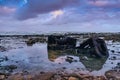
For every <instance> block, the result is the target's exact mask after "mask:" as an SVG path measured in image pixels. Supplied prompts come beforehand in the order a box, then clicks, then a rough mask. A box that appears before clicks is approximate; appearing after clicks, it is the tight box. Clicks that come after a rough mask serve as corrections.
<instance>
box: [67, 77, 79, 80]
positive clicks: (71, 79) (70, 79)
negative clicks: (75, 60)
mask: <svg viewBox="0 0 120 80" xmlns="http://www.w3.org/2000/svg"><path fill="white" fill-rule="evenodd" d="M68 80H79V79H78V78H76V77H69V79H68Z"/></svg>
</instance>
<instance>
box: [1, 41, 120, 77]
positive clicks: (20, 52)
mask: <svg viewBox="0 0 120 80" xmlns="http://www.w3.org/2000/svg"><path fill="white" fill-rule="evenodd" d="M12 43H14V42H12ZM107 43H108V44H107V45H108V48H109V49H110V50H111V49H113V50H115V51H116V52H117V51H119V50H120V49H118V48H119V47H120V46H119V45H118V44H119V43H114V44H113V43H112V44H111V42H107ZM109 43H110V45H109ZM22 44H23V43H22ZM14 45H15V44H13V45H11V44H10V46H14ZM112 45H114V46H115V47H112ZM23 46H24V45H23ZM109 53H110V56H109V58H111V57H112V56H116V58H117V59H118V60H110V59H108V60H107V61H106V63H105V64H104V65H103V67H102V69H101V70H99V71H93V72H92V74H94V75H99V74H104V72H105V71H107V70H110V69H112V67H115V66H116V64H117V63H118V62H120V60H119V59H120V56H117V54H118V53H115V55H114V54H112V53H111V52H109ZM1 55H5V56H8V59H9V60H8V61H7V62H4V63H3V62H2V64H4V65H6V64H7V65H8V64H15V65H17V66H18V68H19V69H24V68H26V67H27V69H29V70H30V71H31V70H32V71H34V70H36V71H39V70H55V69H58V68H62V67H66V70H76V69H77V68H79V69H80V70H82V69H85V66H84V65H83V64H82V63H81V62H79V58H78V57H77V56H71V57H73V58H74V59H75V60H78V62H72V63H68V62H66V61H65V59H66V56H60V57H58V58H57V59H55V60H54V62H51V61H50V60H49V59H48V53H47V44H46V43H44V44H34V45H33V46H30V47H27V46H26V47H23V48H20V49H19V48H18V49H12V50H9V51H8V52H3V54H1ZM16 61H18V63H16ZM111 62H113V64H111ZM59 63H60V64H59ZM83 71H84V70H83Z"/></svg>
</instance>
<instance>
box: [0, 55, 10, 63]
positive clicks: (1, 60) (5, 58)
mask: <svg viewBox="0 0 120 80" xmlns="http://www.w3.org/2000/svg"><path fill="white" fill-rule="evenodd" d="M3 61H8V57H7V56H4V57H0V62H3Z"/></svg>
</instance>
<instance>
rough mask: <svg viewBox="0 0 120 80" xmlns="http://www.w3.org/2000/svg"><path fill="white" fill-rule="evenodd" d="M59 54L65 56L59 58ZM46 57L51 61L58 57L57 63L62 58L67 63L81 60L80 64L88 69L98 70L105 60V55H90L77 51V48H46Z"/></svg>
mask: <svg viewBox="0 0 120 80" xmlns="http://www.w3.org/2000/svg"><path fill="white" fill-rule="evenodd" d="M61 56H66V57H62V58H61ZM75 56H76V57H78V58H79V59H76V58H75ZM48 59H49V60H50V61H53V62H55V61H56V60H58V59H59V63H60V61H63V60H64V61H66V62H69V63H76V62H82V64H83V65H84V66H85V67H86V68H87V69H88V70H92V71H94V70H100V69H101V68H102V67H103V65H104V63H105V62H106V60H107V57H103V58H94V57H90V56H89V55H88V54H84V53H79V52H78V50H77V49H66V50H50V49H48ZM93 65H94V66H93Z"/></svg>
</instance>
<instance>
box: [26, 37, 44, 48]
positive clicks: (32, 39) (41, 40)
mask: <svg viewBox="0 0 120 80" xmlns="http://www.w3.org/2000/svg"><path fill="white" fill-rule="evenodd" d="M45 41H46V39H44V38H30V39H28V41H26V44H27V45H28V46H32V45H33V44H35V43H37V42H45Z"/></svg>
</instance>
